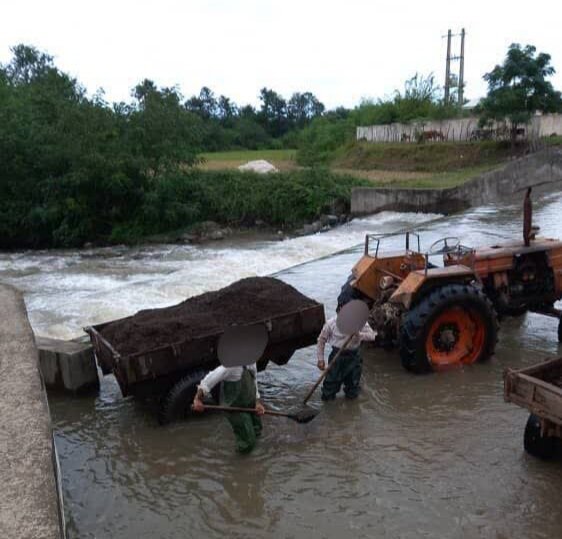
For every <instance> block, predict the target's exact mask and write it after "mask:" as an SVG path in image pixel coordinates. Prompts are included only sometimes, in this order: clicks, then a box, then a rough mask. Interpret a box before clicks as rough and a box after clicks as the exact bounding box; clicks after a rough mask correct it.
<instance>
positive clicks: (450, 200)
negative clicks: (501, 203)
mask: <svg viewBox="0 0 562 539" xmlns="http://www.w3.org/2000/svg"><path fill="white" fill-rule="evenodd" d="M555 182H560V183H561V186H562V150H560V149H557V148H550V149H546V150H542V151H540V152H537V153H535V154H532V155H530V156H527V157H523V158H520V159H515V160H513V161H510V162H509V163H508V164H506V165H505V166H503V167H502V168H500V169H497V170H494V171H491V172H486V173H484V174H482V175H480V176H478V177H476V178H474V179H472V180H470V181H468V182H466V183H465V184H463V185H460V186H458V187H453V188H451V189H392V188H386V189H381V188H370V187H358V188H355V189H353V191H352V194H351V213H352V214H354V215H367V214H372V213H377V212H379V211H383V210H395V211H420V212H437V213H453V212H456V211H460V210H462V209H465V208H468V207H470V206H475V205H478V204H485V203H488V202H492V201H494V200H498V199H500V198H505V197H508V196H510V195H513V194H514V193H517V192H518V191H522V190H524V189H525V188H527V187H532V186H538V185H545V184H550V183H555ZM521 196H523V194H521Z"/></svg>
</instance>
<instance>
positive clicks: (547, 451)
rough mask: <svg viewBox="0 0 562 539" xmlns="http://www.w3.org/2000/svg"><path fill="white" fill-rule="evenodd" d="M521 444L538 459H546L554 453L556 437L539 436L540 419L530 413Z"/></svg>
mask: <svg viewBox="0 0 562 539" xmlns="http://www.w3.org/2000/svg"><path fill="white" fill-rule="evenodd" d="M523 446H524V447H525V451H527V453H529V454H530V455H533V457H537V458H539V459H544V460H548V459H551V458H553V457H554V456H555V454H556V438H553V437H552V436H541V420H540V418H539V417H537V416H536V415H535V414H531V415H530V416H529V419H528V420H527V425H526V426H525V435H524V437H523Z"/></svg>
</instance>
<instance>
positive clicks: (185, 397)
mask: <svg viewBox="0 0 562 539" xmlns="http://www.w3.org/2000/svg"><path fill="white" fill-rule="evenodd" d="M205 374H206V373H205V371H202V370H196V371H192V372H190V373H189V374H187V375H186V376H184V377H183V378H181V379H180V380H179V381H178V382H176V383H175V384H174V385H173V386H172V387H171V389H170V390H169V391H168V392H167V393H166V394H165V395H164V397H163V398H162V401H161V402H160V408H159V410H158V423H160V425H167V424H169V423H172V422H173V421H175V420H177V419H182V418H185V417H187V416H189V415H191V414H192V411H191V404H192V402H193V398H194V397H195V393H196V391H197V386H198V385H199V382H201V380H203V378H204V377H205Z"/></svg>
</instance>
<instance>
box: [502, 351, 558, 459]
mask: <svg viewBox="0 0 562 539" xmlns="http://www.w3.org/2000/svg"><path fill="white" fill-rule="evenodd" d="M504 398H505V400H506V401H507V402H513V403H515V404H518V405H519V406H522V407H523V408H527V409H528V410H529V411H530V412H531V414H530V415H529V419H528V420H527V425H526V427H525V434H524V437H523V443H524V447H525V450H526V451H527V452H528V453H530V454H531V455H534V456H535V457H539V458H542V459H550V458H553V457H554V456H556V455H560V450H561V448H562V358H558V359H551V360H549V361H545V362H543V363H539V364H538V365H533V366H531V367H527V368H525V369H519V370H514V369H507V370H506V372H505V374H504Z"/></svg>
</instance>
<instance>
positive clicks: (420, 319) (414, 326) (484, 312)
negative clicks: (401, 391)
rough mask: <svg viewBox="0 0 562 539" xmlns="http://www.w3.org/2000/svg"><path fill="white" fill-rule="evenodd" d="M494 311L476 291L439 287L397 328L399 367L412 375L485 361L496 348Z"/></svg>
mask: <svg viewBox="0 0 562 539" xmlns="http://www.w3.org/2000/svg"><path fill="white" fill-rule="evenodd" d="M497 334H498V321H497V316H496V312H495V311H494V307H493V305H492V303H491V302H490V300H489V299H488V297H487V296H486V295H485V294H484V292H483V291H482V290H480V289H479V288H477V287H475V286H472V285H470V284H460V283H453V284H447V285H444V286H441V287H439V288H437V289H435V290H433V291H432V292H430V293H429V294H428V295H427V296H425V297H424V298H422V299H421V301H420V302H419V303H418V304H417V305H415V306H414V307H413V308H412V309H410V310H409V311H407V312H406V313H405V314H404V316H403V319H402V323H401V325H400V336H399V342H400V359H401V362H402V366H403V367H404V368H405V369H406V370H409V371H411V372H414V373H416V374H421V373H426V372H430V371H432V370H436V369H438V368H439V367H444V366H449V365H455V364H457V365H468V364H472V363H476V362H479V361H485V360H487V359H489V358H490V357H491V356H492V355H493V354H494V350H495V347H496V342H497Z"/></svg>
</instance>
